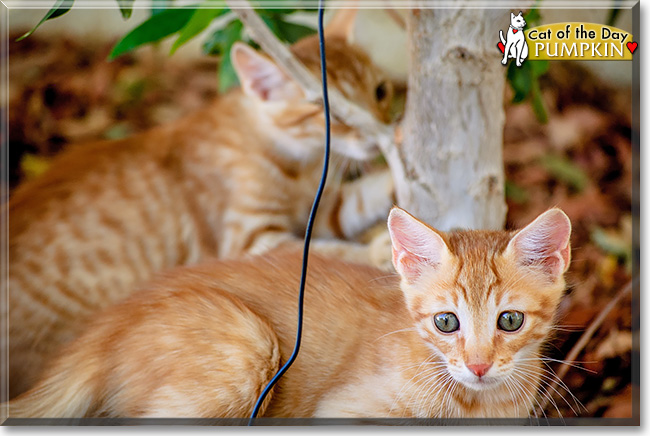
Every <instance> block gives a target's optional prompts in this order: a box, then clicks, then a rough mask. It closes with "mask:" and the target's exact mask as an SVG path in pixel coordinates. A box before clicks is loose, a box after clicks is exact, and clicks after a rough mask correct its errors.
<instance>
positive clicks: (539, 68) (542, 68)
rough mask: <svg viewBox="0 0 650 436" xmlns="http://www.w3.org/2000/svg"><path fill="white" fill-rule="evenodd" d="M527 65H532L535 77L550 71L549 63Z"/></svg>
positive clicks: (540, 62) (538, 62) (536, 62)
mask: <svg viewBox="0 0 650 436" xmlns="http://www.w3.org/2000/svg"><path fill="white" fill-rule="evenodd" d="M526 63H527V64H529V65H530V70H531V72H532V73H533V76H535V77H539V76H541V75H542V74H545V73H546V72H547V71H548V66H549V63H548V61H528V62H526Z"/></svg>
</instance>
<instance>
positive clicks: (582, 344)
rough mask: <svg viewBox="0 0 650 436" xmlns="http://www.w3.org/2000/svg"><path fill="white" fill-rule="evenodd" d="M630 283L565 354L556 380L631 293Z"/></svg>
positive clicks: (543, 402)
mask: <svg viewBox="0 0 650 436" xmlns="http://www.w3.org/2000/svg"><path fill="white" fill-rule="evenodd" d="M632 283H633V280H631V281H630V282H628V284H627V285H625V286H624V287H623V288H622V289H621V290H620V291H618V293H617V294H616V296H615V297H614V298H613V299H612V300H611V301H610V302H609V303H608V304H607V306H605V307H603V309H602V310H601V311H600V313H599V314H598V316H596V318H594V320H593V321H592V322H591V324H590V325H589V327H588V328H587V330H585V332H584V333H583V334H582V336H580V339H578V342H576V343H575V345H574V346H573V348H571V351H569V354H567V356H566V359H565V361H564V362H563V363H562V365H561V366H560V368H559V369H558V371H557V378H558V379H560V380H562V379H563V378H564V376H565V375H566V373H567V371H569V369H570V368H571V366H572V363H573V362H574V361H575V360H576V358H577V357H578V355H579V354H580V352H581V351H582V350H583V349H584V348H585V347H586V346H587V344H588V343H589V340H590V339H591V337H592V336H593V335H594V333H596V331H597V330H598V328H599V327H600V325H601V324H602V323H603V321H605V318H607V315H609V313H610V312H611V311H612V309H614V307H616V305H617V304H618V303H619V301H620V300H621V299H622V298H623V296H624V295H625V294H628V293H630V292H631V291H632ZM557 384H558V383H557V381H554V382H553V383H552V385H551V387H552V388H555V387H557ZM547 403H548V399H544V400H543V401H542V404H541V405H540V408H541V409H542V410H544V409H545V408H546V405H547Z"/></svg>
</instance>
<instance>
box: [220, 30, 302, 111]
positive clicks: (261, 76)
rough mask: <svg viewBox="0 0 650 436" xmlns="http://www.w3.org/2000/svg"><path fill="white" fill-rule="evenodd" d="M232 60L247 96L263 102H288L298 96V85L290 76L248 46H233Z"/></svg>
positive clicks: (238, 44) (239, 43) (237, 43)
mask: <svg viewBox="0 0 650 436" xmlns="http://www.w3.org/2000/svg"><path fill="white" fill-rule="evenodd" d="M230 60H231V61H232V65H233V67H234V68H235V71H236V72H237V76H238V77H239V81H240V82H241V84H242V87H243V88H244V92H245V93H246V94H247V95H249V96H252V97H255V98H257V99H259V100H262V101H276V100H286V99H289V98H291V97H294V96H295V95H296V85H295V84H294V83H293V81H292V80H291V79H290V78H289V76H288V75H287V74H286V73H285V72H284V71H282V70H281V69H280V68H279V67H278V66H277V65H276V64H275V63H274V62H273V61H272V60H270V59H269V58H267V57H266V56H264V55H262V54H260V53H258V52H257V51H255V50H254V49H253V48H252V47H250V46H248V45H247V44H244V43H242V42H236V43H235V44H233V46H232V49H231V50H230Z"/></svg>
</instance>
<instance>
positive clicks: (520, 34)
mask: <svg viewBox="0 0 650 436" xmlns="http://www.w3.org/2000/svg"><path fill="white" fill-rule="evenodd" d="M524 26H526V20H524V16H523V13H522V12H521V11H519V14H518V15H515V14H513V13H512V12H511V13H510V26H509V27H508V30H507V32H506V35H505V37H504V36H503V30H499V39H501V41H500V42H499V43H498V44H497V47H499V50H501V53H503V59H501V63H502V64H503V65H506V64H507V63H508V59H514V60H515V63H516V65H517V66H518V67H521V64H522V62H524V61H525V60H526V58H527V57H528V43H527V42H526V35H525V34H524Z"/></svg>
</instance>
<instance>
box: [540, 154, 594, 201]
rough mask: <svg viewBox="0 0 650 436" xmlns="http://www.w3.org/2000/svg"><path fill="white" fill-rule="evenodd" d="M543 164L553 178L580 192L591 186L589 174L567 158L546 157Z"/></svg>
mask: <svg viewBox="0 0 650 436" xmlns="http://www.w3.org/2000/svg"><path fill="white" fill-rule="evenodd" d="M541 164H542V166H543V167H544V168H545V169H546V171H548V172H549V173H550V174H551V175H552V176H553V177H555V178H556V179H557V180H559V181H561V182H563V183H565V184H566V185H568V186H570V187H572V188H574V189H575V190H576V191H578V192H581V191H582V190H583V189H584V188H586V187H587V185H588V184H589V177H588V176H587V173H585V171H584V170H583V169H582V168H580V167H579V166H577V165H576V164H574V163H573V162H571V160H569V159H568V158H567V157H565V156H555V155H546V156H544V157H543V158H542V159H541Z"/></svg>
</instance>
